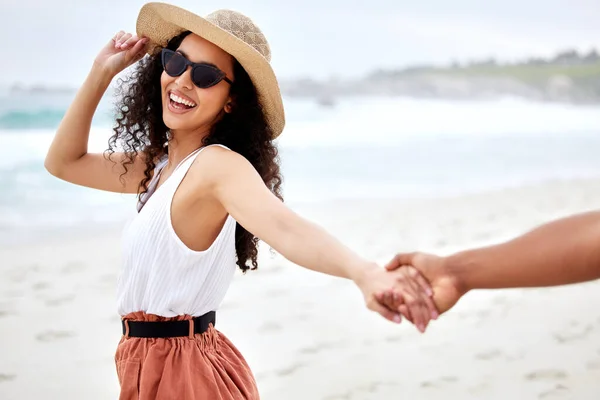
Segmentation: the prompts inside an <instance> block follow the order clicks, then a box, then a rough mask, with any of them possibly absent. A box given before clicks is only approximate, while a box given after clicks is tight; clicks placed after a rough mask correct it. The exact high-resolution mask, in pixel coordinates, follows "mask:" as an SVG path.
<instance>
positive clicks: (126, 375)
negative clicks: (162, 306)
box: [115, 312, 259, 400]
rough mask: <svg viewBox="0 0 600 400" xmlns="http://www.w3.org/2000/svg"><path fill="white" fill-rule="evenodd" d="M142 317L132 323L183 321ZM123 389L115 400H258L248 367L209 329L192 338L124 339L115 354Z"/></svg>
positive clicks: (134, 315) (134, 317)
mask: <svg viewBox="0 0 600 400" xmlns="http://www.w3.org/2000/svg"><path fill="white" fill-rule="evenodd" d="M191 318H192V317H191V316H189V315H185V316H178V317H174V318H165V317H160V316H157V315H152V314H146V313H144V312H134V313H130V314H127V315H125V316H124V317H123V319H127V320H131V321H169V320H171V321H172V320H177V321H180V320H187V319H191ZM115 363H116V366H117V375H118V377H119V384H120V385H121V394H120V397H119V400H133V399H136V400H137V399H140V400H170V399H173V400H175V399H177V400H238V399H240V400H241V399H244V400H257V399H259V395H258V389H257V387H256V382H255V380H254V376H253V375H252V372H251V371H250V367H249V366H248V364H247V363H246V360H244V357H243V356H242V355H241V354H240V352H239V351H238V350H237V349H236V348H235V346H234V345H233V344H232V343H231V342H230V341H229V339H227V338H226V337H225V335H223V334H222V333H221V332H219V331H217V330H216V329H215V328H214V327H213V326H212V325H211V326H210V328H209V329H208V330H207V331H206V332H204V333H202V334H196V335H194V336H193V337H176V338H166V339H162V338H137V337H126V336H123V337H122V338H121V341H120V342H119V346H118V347H117V353H116V354H115Z"/></svg>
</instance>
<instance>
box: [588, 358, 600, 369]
mask: <svg viewBox="0 0 600 400" xmlns="http://www.w3.org/2000/svg"><path fill="white" fill-rule="evenodd" d="M585 368H586V369H587V370H588V371H598V370H600V360H595V361H588V362H587V363H586V364H585Z"/></svg>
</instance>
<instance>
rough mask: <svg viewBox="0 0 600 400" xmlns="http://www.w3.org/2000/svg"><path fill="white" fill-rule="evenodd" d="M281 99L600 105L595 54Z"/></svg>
mask: <svg viewBox="0 0 600 400" xmlns="http://www.w3.org/2000/svg"><path fill="white" fill-rule="evenodd" d="M280 86H281V91H282V94H283V95H284V96H286V97H290V98H308V99H314V100H315V101H316V102H317V103H319V104H320V105H321V106H323V107H335V104H336V102H337V99H340V98H344V97H353V96H361V97H362V96H392V97H394V96H402V97H413V98H428V99H432V98H439V99H447V100H478V99H482V100H484V99H495V98H501V97H507V96H508V97H520V98H525V99H529V100H534V101H543V102H562V103H571V104H600V55H599V53H598V51H597V50H595V49H592V50H591V51H589V52H588V53H579V52H577V51H575V50H565V51H562V52H559V53H558V54H556V55H555V56H554V57H551V58H548V59H543V58H530V59H527V60H523V61H520V62H515V63H503V62H500V61H497V60H495V59H486V60H480V61H473V62H464V63H459V62H452V63H450V64H449V65H447V66H433V65H421V66H410V67H406V68H398V69H379V70H375V71H372V72H371V73H369V74H367V75H366V76H364V77H361V78H358V79H340V78H332V79H329V80H317V79H313V78H310V77H307V78H296V79H283V80H280ZM76 90H77V89H76V88H74V87H68V86H55V87H47V86H44V85H41V84H34V85H29V86H26V85H24V84H22V83H14V84H12V85H10V86H8V87H5V88H4V89H3V90H0V93H1V94H2V95H8V96H15V95H18V96H28V95H34V96H46V95H49V96H52V95H74V93H75V91H76Z"/></svg>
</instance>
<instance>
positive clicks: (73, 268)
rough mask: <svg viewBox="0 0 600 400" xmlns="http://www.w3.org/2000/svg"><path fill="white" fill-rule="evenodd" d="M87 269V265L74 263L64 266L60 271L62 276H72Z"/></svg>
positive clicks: (78, 262) (79, 262)
mask: <svg viewBox="0 0 600 400" xmlns="http://www.w3.org/2000/svg"><path fill="white" fill-rule="evenodd" d="M84 269H85V264H84V263H82V262H81V261H74V262H70V263H68V264H66V265H64V266H63V267H62V268H61V269H60V273H61V274H62V275H70V274H73V273H76V272H80V271H83V270H84Z"/></svg>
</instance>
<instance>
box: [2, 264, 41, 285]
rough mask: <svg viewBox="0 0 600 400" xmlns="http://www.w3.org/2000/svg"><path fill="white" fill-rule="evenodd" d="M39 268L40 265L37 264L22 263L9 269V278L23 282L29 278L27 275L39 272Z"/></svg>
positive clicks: (12, 280) (16, 281)
mask: <svg viewBox="0 0 600 400" xmlns="http://www.w3.org/2000/svg"><path fill="white" fill-rule="evenodd" d="M39 270H40V266H39V265H37V264H31V265H20V266H18V267H16V268H13V269H12V270H9V271H8V280H9V281H10V282H11V283H21V282H23V281H25V280H26V279H27V276H28V275H29V274H30V273H32V272H37V271H39Z"/></svg>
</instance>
